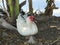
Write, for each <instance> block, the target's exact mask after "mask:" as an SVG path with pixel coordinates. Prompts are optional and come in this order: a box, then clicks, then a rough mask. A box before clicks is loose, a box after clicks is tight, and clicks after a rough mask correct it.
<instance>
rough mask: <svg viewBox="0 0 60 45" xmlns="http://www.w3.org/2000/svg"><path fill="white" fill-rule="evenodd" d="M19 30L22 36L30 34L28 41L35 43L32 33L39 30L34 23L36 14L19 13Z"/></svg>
mask: <svg viewBox="0 0 60 45" xmlns="http://www.w3.org/2000/svg"><path fill="white" fill-rule="evenodd" d="M17 30H18V32H19V33H20V34H21V35H22V36H30V38H29V40H28V43H32V44H33V43H35V41H34V39H33V37H32V35H35V34H36V33H37V32H38V28H37V26H36V24H35V23H34V16H27V14H26V15H24V16H22V15H21V14H19V16H18V18H17Z"/></svg>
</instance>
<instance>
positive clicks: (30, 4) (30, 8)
mask: <svg viewBox="0 0 60 45" xmlns="http://www.w3.org/2000/svg"><path fill="white" fill-rule="evenodd" d="M28 2H29V12H30V13H33V8H32V0H28Z"/></svg>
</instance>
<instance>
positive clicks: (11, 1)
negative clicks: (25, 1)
mask: <svg viewBox="0 0 60 45" xmlns="http://www.w3.org/2000/svg"><path fill="white" fill-rule="evenodd" d="M6 2H7V9H8V11H9V14H10V19H11V20H10V22H11V23H12V24H14V25H15V24H16V18H17V16H18V15H19V0H6Z"/></svg>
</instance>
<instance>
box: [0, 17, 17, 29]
mask: <svg viewBox="0 0 60 45" xmlns="http://www.w3.org/2000/svg"><path fill="white" fill-rule="evenodd" d="M0 25H1V26H2V27H4V28H6V29H10V30H17V28H16V27H14V26H12V25H11V24H9V23H8V22H6V21H5V20H4V19H3V18H0Z"/></svg>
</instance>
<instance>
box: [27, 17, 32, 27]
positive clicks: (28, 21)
mask: <svg viewBox="0 0 60 45" xmlns="http://www.w3.org/2000/svg"><path fill="white" fill-rule="evenodd" d="M26 23H27V25H28V26H32V24H33V22H32V21H31V20H30V19H29V18H27V19H26Z"/></svg>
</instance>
